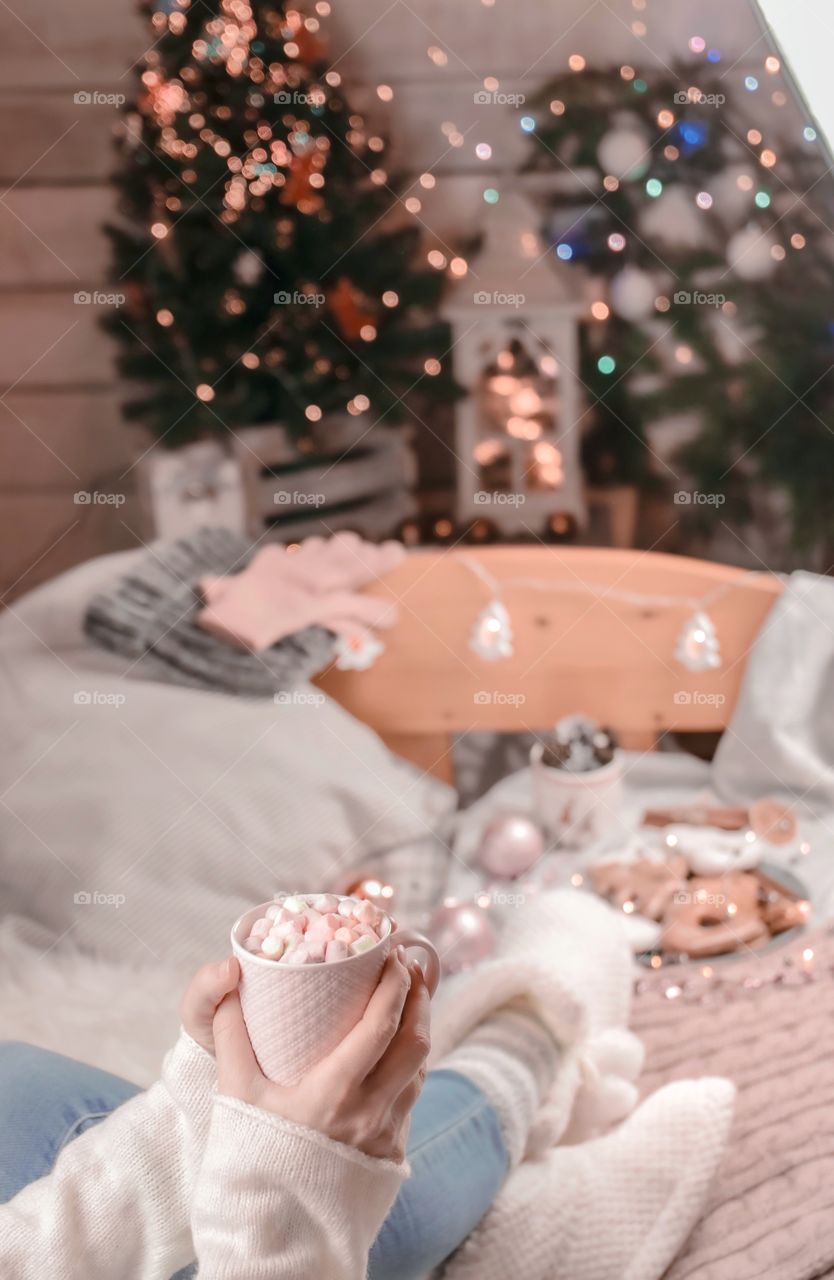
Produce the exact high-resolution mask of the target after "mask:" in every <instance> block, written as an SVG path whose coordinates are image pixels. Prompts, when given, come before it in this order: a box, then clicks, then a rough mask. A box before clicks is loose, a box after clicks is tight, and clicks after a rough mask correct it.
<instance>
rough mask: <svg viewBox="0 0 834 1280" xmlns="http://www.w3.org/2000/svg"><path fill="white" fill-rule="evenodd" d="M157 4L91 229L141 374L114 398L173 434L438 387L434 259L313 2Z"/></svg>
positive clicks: (404, 399)
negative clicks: (110, 186)
mask: <svg viewBox="0 0 834 1280" xmlns="http://www.w3.org/2000/svg"><path fill="white" fill-rule="evenodd" d="M169 8H170V11H169V12H160V11H154V12H151V23H152V28H153V35H154V44H153V46H152V47H151V49H150V50H149V52H148V53H147V54H145V56H144V59H143V63H142V65H141V67H140V68H139V71H138V74H139V89H138V92H137V96H136V99H135V102H133V103H131V104H129V105H128V106H127V107H126V109H125V116H124V122H123V128H122V131H121V136H120V138H119V142H118V146H119V152H120V157H121V165H120V170H119V173H118V175H117V177H116V179H115V181H116V184H117V186H118V191H119V201H118V207H119V215H120V217H119V220H118V221H117V222H114V223H113V224H112V225H111V226H109V227H108V228H107V229H108V232H109V234H110V236H111V239H112V242H113V245H114V254H115V273H114V274H115V276H116V278H118V279H119V280H120V281H121V282H122V284H123V286H124V291H125V293H126V295H127V304H126V306H125V307H124V308H122V311H121V313H120V314H119V316H117V317H116V319H115V320H114V321H113V322H112V324H111V326H110V327H111V328H112V330H113V332H115V334H116V335H117V337H118V339H119V342H120V346H121V357H120V369H121V372H122V373H123V374H124V375H125V376H127V377H128V378H130V379H134V380H136V381H138V382H140V383H141V384H142V393H141V394H140V395H138V396H137V397H136V398H134V399H133V400H132V401H131V402H130V403H129V404H128V405H126V406H125V408H126V413H127V415H128V416H129V417H130V418H133V419H139V420H141V421H142V422H143V423H144V424H145V425H146V426H147V427H148V428H149V429H150V431H151V432H152V433H153V434H154V436H155V437H156V438H157V439H158V440H160V441H161V442H163V443H164V444H165V445H166V446H169V447H174V446H178V445H181V444H183V443H186V442H188V441H191V440H194V439H196V438H198V437H201V436H205V435H207V434H215V435H217V434H220V435H222V434H223V433H225V432H227V431H229V430H232V431H234V430H236V429H237V428H239V427H241V426H246V425H249V424H254V423H263V422H276V423H278V424H281V425H282V426H284V427H286V428H288V429H289V431H290V432H291V433H292V434H293V435H295V436H298V435H301V434H302V433H303V432H304V431H305V430H309V429H310V425H311V424H315V423H317V422H321V424H322V427H323V428H326V423H327V417H328V415H331V414H344V413H345V412H347V413H349V414H351V415H354V416H357V417H358V416H359V415H361V414H367V415H368V422H369V423H371V422H377V421H383V422H384V423H386V424H388V423H393V422H397V421H400V420H403V419H404V418H405V417H406V416H407V414H408V407H409V405H410V404H413V403H415V400H414V397H418V399H419V397H425V396H432V397H435V398H443V399H448V398H449V396H450V394H453V393H454V384H453V382H452V380H451V376H450V374H448V373H447V369H446V363H445V360H444V354H445V352H446V351H447V349H448V347H449V337H448V333H447V329H446V326H445V324H443V323H441V322H440V321H439V320H438V319H437V315H436V308H437V304H438V300H439V296H440V292H441V289H442V286H443V278H444V276H443V271H442V267H443V266H445V265H446V259H445V257H443V255H440V256H441V257H443V261H442V262H441V263H440V264H439V268H440V269H432V268H431V267H429V266H427V265H426V261H427V260H426V255H425V254H423V255H420V243H419V241H420V237H419V229H418V226H417V224H416V220H415V218H414V216H413V212H415V211H416V210H419V200H417V199H416V198H410V199H409V200H408V201H407V202H406V203H405V205H404V204H403V203H401V201H400V199H399V195H398V189H397V188H398V183H397V179H396V178H395V177H392V176H390V175H389V174H388V173H387V171H386V143H385V140H384V139H383V138H382V137H379V136H377V135H376V134H374V133H373V131H372V130H371V129H370V128H369V126H368V125H367V123H366V121H365V120H364V119H363V117H362V116H361V115H359V114H357V113H356V112H354V111H352V110H351V108H350V106H349V104H348V103H347V101H346V100H345V97H344V95H343V93H342V90H341V87H340V86H341V77H340V74H339V73H338V72H337V71H335V70H328V65H327V62H326V60H325V57H324V44H323V40H322V33H321V30H320V20H319V19H320V17H321V16H323V15H325V14H326V13H327V12H328V11H329V5H327V4H326V3H319V4H317V5H316V14H317V15H318V16H307V17H305V16H303V15H302V14H301V13H299V12H297V11H295V10H293V9H291V8H285V7H283V6H282V5H280V4H276V3H274V2H273V3H269V2H268V0H200V2H199V3H194V4H191V3H190V0H174V2H173V3H172V4H171V5H170V6H169ZM378 92H379V94H380V97H382V98H383V100H386V99H387V98H388V97H389V96H390V90H389V89H388V87H387V86H380V89H379V91H378ZM409 209H410V210H411V211H412V212H411V213H409V212H408V210H409ZM418 257H421V261H420V262H419V264H418Z"/></svg>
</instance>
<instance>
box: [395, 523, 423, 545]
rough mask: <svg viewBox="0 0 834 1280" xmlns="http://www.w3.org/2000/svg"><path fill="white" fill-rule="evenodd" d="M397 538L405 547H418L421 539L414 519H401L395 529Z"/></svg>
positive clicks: (417, 524)
mask: <svg viewBox="0 0 834 1280" xmlns="http://www.w3.org/2000/svg"><path fill="white" fill-rule="evenodd" d="M397 538H398V539H399V540H400V542H402V544H403V546H406V547H419V545H420V541H421V534H420V525H419V523H418V522H417V521H416V520H413V519H407V520H403V521H402V523H401V524H400V527H399V529H398V530H397Z"/></svg>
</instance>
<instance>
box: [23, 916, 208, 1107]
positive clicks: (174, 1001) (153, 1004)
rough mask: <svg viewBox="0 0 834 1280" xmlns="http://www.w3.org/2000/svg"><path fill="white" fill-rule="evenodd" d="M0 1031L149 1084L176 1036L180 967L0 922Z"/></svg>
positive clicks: (27, 924) (30, 926)
mask: <svg viewBox="0 0 834 1280" xmlns="http://www.w3.org/2000/svg"><path fill="white" fill-rule="evenodd" d="M0 973H2V979H0V1039H3V1040H23V1041H26V1042H27V1043H29V1044H34V1045H38V1046H40V1047H41V1048H43V1049H52V1050H53V1051H54V1052H56V1053H63V1054H66V1055H67V1057H71V1058H78V1059H79V1060H80V1061H82V1062H89V1063H90V1064H92V1065H93V1066H96V1067H101V1068H102V1070H104V1071H111V1072H113V1074H114V1075H118V1076H123V1077H125V1078H126V1079H128V1080H132V1081H133V1082H134V1084H138V1085H143V1086H145V1085H149V1084H151V1083H152V1082H153V1081H154V1080H156V1079H157V1078H158V1076H159V1068H160V1064H161V1062H162V1058H163V1056H164V1054H165V1052H166V1051H167V1049H168V1048H170V1046H171V1045H172V1044H173V1042H174V1040H175V1039H176V1034H177V1028H178V1026H179V1017H178V1006H179V1000H180V997H181V995H182V992H183V990H184V989H185V979H184V978H183V977H182V976H181V975H177V974H175V973H173V972H172V971H171V970H169V969H166V968H163V967H162V966H160V965H155V964H154V965H138V964H129V963H123V964H120V963H114V962H113V961H111V960H102V959H101V958H98V957H96V956H94V955H90V954H87V953H84V952H81V951H78V950H77V949H75V948H73V947H72V946H71V944H70V941H69V939H67V940H66V941H64V942H59V943H58V944H54V943H53V944H51V943H50V938H49V935H48V933H47V932H46V931H42V930H41V929H40V927H39V926H37V925H34V924H32V923H30V922H29V921H26V920H22V919H20V918H19V917H14V916H9V917H7V918H6V919H5V920H4V921H3V922H2V924H0Z"/></svg>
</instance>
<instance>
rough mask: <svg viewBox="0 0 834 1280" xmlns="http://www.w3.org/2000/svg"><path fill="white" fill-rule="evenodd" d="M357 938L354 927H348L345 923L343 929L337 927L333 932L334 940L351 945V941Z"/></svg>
mask: <svg viewBox="0 0 834 1280" xmlns="http://www.w3.org/2000/svg"><path fill="white" fill-rule="evenodd" d="M355 939H356V931H355V930H354V929H348V928H347V926H344V925H343V926H342V928H341V929H337V930H336V932H335V933H334V934H333V941H334V942H345V943H347V944H348V946H350V944H351V942H353V941H355Z"/></svg>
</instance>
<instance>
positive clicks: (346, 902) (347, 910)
mask: <svg viewBox="0 0 834 1280" xmlns="http://www.w3.org/2000/svg"><path fill="white" fill-rule="evenodd" d="M358 905H359V904H358V902H357V901H356V899H355V898H342V901H341V902H340V903H339V906H338V907H337V911H338V913H339V915H340V916H341V917H342V919H351V918H352V917H353V915H354V912H355V911H356V908H357V906H358Z"/></svg>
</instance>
